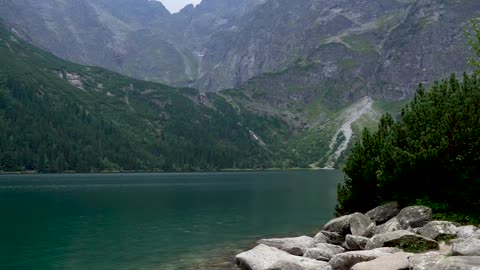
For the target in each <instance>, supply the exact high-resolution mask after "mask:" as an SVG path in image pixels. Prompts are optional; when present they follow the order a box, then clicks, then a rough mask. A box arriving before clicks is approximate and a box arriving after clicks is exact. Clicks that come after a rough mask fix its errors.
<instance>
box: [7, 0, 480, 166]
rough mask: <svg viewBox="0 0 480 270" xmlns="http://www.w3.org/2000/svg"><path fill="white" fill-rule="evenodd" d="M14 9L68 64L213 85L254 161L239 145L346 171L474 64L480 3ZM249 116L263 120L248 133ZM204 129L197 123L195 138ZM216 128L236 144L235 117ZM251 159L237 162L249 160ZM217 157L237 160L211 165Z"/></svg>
mask: <svg viewBox="0 0 480 270" xmlns="http://www.w3.org/2000/svg"><path fill="white" fill-rule="evenodd" d="M0 7H1V8H0V18H2V19H3V21H4V24H5V25H6V27H7V28H8V30H9V31H11V32H13V33H15V36H17V37H18V38H17V39H20V38H21V39H24V40H26V41H28V42H29V43H31V44H33V45H34V46H37V47H39V48H42V49H44V50H47V51H49V52H52V53H53V54H55V55H57V56H59V57H61V58H64V59H67V60H71V61H74V62H78V63H81V64H85V65H89V66H100V67H103V68H107V69H109V70H113V71H115V72H118V73H121V74H124V75H127V76H130V77H133V78H137V79H141V80H147V81H153V82H163V83H168V84H170V85H173V86H176V87H179V88H174V87H166V86H162V87H164V89H170V90H171V89H176V90H172V91H173V92H175V91H180V90H178V89H185V88H182V87H193V88H196V89H199V91H200V92H201V93H202V94H200V93H199V92H197V91H196V90H192V89H190V90H188V91H190V92H191V93H195V94H192V95H191V96H195V98H193V100H195V101H196V102H198V100H201V101H202V102H200V103H199V104H195V105H196V106H194V108H197V107H198V108H202V110H207V111H208V114H210V113H217V114H219V115H223V116H222V117H225V118H226V119H229V121H237V120H238V117H241V119H242V120H241V121H237V122H238V123H240V124H241V125H242V126H243V127H244V128H243V129H242V132H243V133H242V134H243V135H242V136H243V137H242V140H241V142H242V143H245V142H249V143H251V139H252V138H254V141H256V143H257V144H254V145H255V146H256V148H259V149H256V150H255V151H258V154H255V155H253V156H254V157H255V158H254V159H255V160H256V161H258V162H259V163H255V164H254V162H250V161H251V160H252V159H250V154H249V153H244V152H242V151H243V150H246V149H249V148H244V147H243V146H240V144H236V143H237V142H233V144H234V147H237V148H236V149H239V151H240V152H242V155H244V157H245V156H248V157H247V158H246V159H247V160H249V162H250V163H248V164H249V165H252V166H267V167H269V166H276V167H291V166H300V167H304V166H318V167H324V166H325V167H333V166H336V165H337V164H338V163H339V162H340V163H341V162H342V161H343V156H344V153H346V152H347V151H348V150H349V149H350V145H351V142H352V141H354V140H355V138H356V134H358V133H359V131H361V130H362V129H363V128H364V127H375V125H374V123H375V122H376V121H378V120H379V118H380V116H381V115H382V113H384V112H392V113H394V114H396V113H398V111H399V110H400V108H401V107H402V105H403V104H404V103H405V102H406V101H408V100H409V99H411V98H412V97H413V95H414V93H415V89H416V88H417V85H418V84H419V83H423V84H425V85H430V84H431V83H432V82H433V81H434V80H435V79H438V78H442V77H446V76H448V75H449V74H450V73H452V72H453V73H458V72H463V71H464V70H468V67H467V65H466V63H467V56H468V55H469V53H470V52H469V49H468V46H467V45H466V42H465V40H466V39H465V37H464V28H465V26H466V23H467V22H468V20H469V19H470V18H473V17H475V16H477V14H478V11H479V10H480V2H478V1H475V0H455V1H453V0H358V1H349V0H333V1H326V0H297V1H287V0H237V1H230V0H204V1H202V3H201V4H199V5H197V6H195V7H194V6H193V5H189V6H187V7H185V8H184V9H183V10H182V11H180V12H179V13H175V14H170V13H169V12H168V11H167V10H166V9H165V8H164V7H163V5H162V4H161V3H159V2H156V1H148V0H121V1H117V0H100V1H97V0H95V1H94V0H45V1H41V3H39V2H38V1H33V0H16V1H13V0H3V1H1V2H0ZM56 61H59V60H58V59H57V60H56ZM62 65H63V64H62ZM69 65H73V64H70V63H69ZM54 66H55V65H52V66H51V67H50V69H55V68H54ZM57 69H58V68H57ZM91 69H93V68H91ZM98 70H102V69H98ZM95 72H97V69H95ZM98 72H100V71H98ZM102 72H105V71H104V70H102ZM102 72H101V73H102ZM102 74H103V73H102ZM79 76H82V75H80V74H79ZM85 76H86V77H91V76H96V75H95V74H94V72H93V71H92V72H90V73H88V74H87V75H85ZM98 76H100V77H101V76H102V75H98ZM116 76H119V75H116ZM122 80H124V81H126V80H131V79H129V78H125V77H122ZM112 83H113V82H112ZM141 83H142V84H147V83H146V82H141ZM102 84H103V83H102ZM114 86H115V87H120V89H124V88H125V86H124V85H116V84H115V85H114ZM127 88H128V87H127ZM144 88H145V87H144ZM224 89H226V90H224ZM135 90H136V91H140V92H142V91H145V89H143V90H142V87H138V88H135ZM170 90H165V94H166V92H168V91H170ZM136 91H133V92H136ZM181 91H186V90H181ZM112 93H113V92H112ZM104 94H105V93H104ZM115 95H116V94H115ZM182 96H184V97H185V94H182ZM187 96H189V95H187ZM102 98H104V96H102ZM122 98H123V99H124V95H123V96H122ZM182 100H183V101H184V102H186V103H187V105H185V104H183V103H182V102H180V99H179V101H178V104H177V105H175V106H174V107H175V108H176V109H177V110H178V112H177V113H178V114H180V115H183V116H185V118H184V119H183V120H182V121H180V120H178V121H179V123H181V124H185V123H195V121H197V119H196V116H197V114H195V113H193V114H190V113H187V111H188V110H186V109H185V108H190V106H191V100H192V98H191V97H190V98H186V99H185V98H183V99H182ZM145 102H150V101H149V100H142V101H141V102H140V101H139V104H140V103H141V104H143V105H141V106H147V105H145ZM218 102H221V103H222V104H223V105H218ZM194 103H195V102H194ZM148 106H150V105H148ZM185 106H187V107H185ZM157 109H158V108H157ZM183 109H185V110H186V112H185V113H182V110H183ZM172 110H173V109H172ZM223 110H226V111H223ZM151 113H152V114H154V113H155V112H151ZM113 114H114V113H113V112H112V115H113ZM200 115H201V114H200ZM109 117H110V116H108V117H107V119H108V118H109ZM135 117H137V116H135ZM189 117H190V118H191V119H189ZM265 117H266V118H265ZM245 119H254V120H252V121H253V122H254V123H255V124H249V125H248V127H249V128H247V129H245V124H244V122H245V121H247V122H248V121H249V120H245ZM219 121H220V120H219ZM222 121H223V120H222ZM233 126H235V125H233ZM251 126H255V129H251V128H250V127H251ZM188 127H192V125H188ZM200 127H202V128H201V129H200ZM203 127H204V125H203V124H201V125H199V126H197V128H198V129H193V127H192V129H191V134H189V136H190V137H188V139H187V141H188V142H192V140H193V137H194V135H193V134H194V133H195V132H201V130H203V129H204V128H203ZM210 128H211V129H212V130H211V131H208V132H217V131H218V130H228V132H229V134H223V133H222V136H226V140H227V141H229V142H232V141H231V140H232V137H228V136H233V135H232V134H233V133H234V132H236V131H235V130H230V129H232V124H231V122H228V123H227V122H222V123H220V122H218V123H216V124H215V125H213V124H212V126H210ZM161 129H162V130H164V129H163V126H162V128H161ZM207 129H208V128H207ZM248 129H251V130H250V131H251V132H252V133H250V131H249V130H248ZM146 130H148V129H146ZM166 130H168V131H171V129H166ZM214 130H216V131H214ZM135 132H136V133H137V134H141V133H142V132H143V130H141V129H137V130H136V131H135ZM245 132H246V133H245ZM173 134H177V135H178V134H179V133H172V136H176V135H173ZM254 135H255V136H254ZM212 136H213V137H215V136H220V135H218V134H216V135H212ZM255 138H256V139H255ZM152 141H154V140H153V139H152ZM215 142H217V141H215ZM258 143H260V146H261V147H258V146H259V145H258ZM214 144H216V143H214ZM182 151H183V150H182ZM248 151H250V150H248ZM248 151H247V152H248ZM147 152H148V151H147ZM240 152H239V153H240ZM152 156H155V154H153V155H152ZM260 156H261V157H268V158H267V159H263V158H258V157H260ZM238 160H240V158H238V159H236V160H235V162H233V161H232V162H230V163H229V164H230V165H229V166H233V167H235V166H237V167H241V166H239V165H238ZM260 160H261V161H260ZM174 163H175V164H176V165H175V167H181V166H183V164H190V165H191V163H192V162H191V161H190V160H189V161H188V162H185V161H178V160H177V161H175V162H174ZM207 164H208V166H211V167H222V168H223V167H229V166H223V165H222V166H219V165H218V164H217V163H215V162H207V163H205V164H203V165H202V166H200V167H202V168H206V167H208V166H207ZM242 166H243V167H248V166H247V165H245V164H244V165H242ZM147 167H148V166H147ZM157 167H158V166H157ZM160 167H162V166H160ZM167 167H168V166H167ZM167 167H165V168H167ZM170 167H172V166H170ZM187 167H188V166H187ZM190 167H198V166H197V165H194V166H190ZM162 168H164V167H162ZM167 169H168V168H167Z"/></svg>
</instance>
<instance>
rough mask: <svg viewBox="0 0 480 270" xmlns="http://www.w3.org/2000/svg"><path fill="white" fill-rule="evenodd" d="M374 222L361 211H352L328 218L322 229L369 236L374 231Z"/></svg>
mask: <svg viewBox="0 0 480 270" xmlns="http://www.w3.org/2000/svg"><path fill="white" fill-rule="evenodd" d="M375 229H376V226H375V223H373V221H372V220H371V219H370V218H369V217H368V216H366V215H364V214H362V213H354V214H351V215H348V216H342V217H339V218H335V219H332V220H330V221H329V222H328V223H327V224H325V226H324V227H323V230H324V231H328V232H335V233H338V234H340V235H347V234H352V235H358V236H366V237H370V236H372V235H373V234H374V233H375Z"/></svg>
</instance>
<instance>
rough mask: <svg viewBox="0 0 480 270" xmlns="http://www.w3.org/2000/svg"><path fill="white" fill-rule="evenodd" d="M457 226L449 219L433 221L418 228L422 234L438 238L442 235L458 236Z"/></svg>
mask: <svg viewBox="0 0 480 270" xmlns="http://www.w3.org/2000/svg"><path fill="white" fill-rule="evenodd" d="M457 231H458V230H457V227H456V226H455V225H454V224H453V223H451V222H448V221H431V222H429V223H427V225H425V226H423V227H421V228H420V229H419V230H418V233H419V234H420V235H423V236H425V237H427V238H430V239H434V240H437V239H438V238H439V237H441V236H446V237H450V238H455V237H456V236H457Z"/></svg>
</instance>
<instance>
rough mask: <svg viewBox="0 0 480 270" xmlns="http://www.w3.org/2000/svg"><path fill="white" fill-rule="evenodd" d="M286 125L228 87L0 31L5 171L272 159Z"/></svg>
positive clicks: (248, 163)
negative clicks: (165, 76)
mask: <svg viewBox="0 0 480 270" xmlns="http://www.w3.org/2000/svg"><path fill="white" fill-rule="evenodd" d="M260 127H261V129H260ZM256 129H260V130H258V131H257V130H256ZM287 131H288V126H287V124H285V123H284V122H283V121H281V120H279V119H277V118H275V117H271V116H267V115H259V114H254V113H252V112H250V111H249V110H239V109H238V108H235V107H234V106H233V105H231V104H230V103H229V102H228V100H227V99H225V98H224V97H222V96H221V95H218V94H209V95H200V94H199V92H197V91H196V90H193V89H188V88H186V89H178V88H172V87H168V86H165V85H162V84H156V83H149V82H143V81H137V80H133V79H130V78H128V77H124V76H121V75H118V74H115V73H112V72H109V71H106V70H104V69H100V68H95V67H85V66H80V65H76V64H72V63H69V62H65V61H63V60H60V59H58V58H56V57H54V56H52V55H51V54H48V53H46V52H44V51H41V50H39V49H36V48H34V47H32V46H30V45H28V44H26V43H25V42H23V41H21V40H20V39H19V38H17V37H15V36H14V35H13V34H11V33H9V32H7V31H4V30H1V32H0V171H26V170H31V171H39V172H61V171H77V172H92V171H116V170H135V171H139V170H148V171H154V170H169V171H170V170H200V169H201V170H212V169H221V168H258V167H272V166H274V165H275V164H276V163H277V164H278V162H279V160H280V158H279V157H278V155H276V154H273V152H272V151H271V150H270V149H269V147H278V146H277V143H279V142H280V141H283V137H285V136H286V134H287ZM257 134H260V135H257ZM259 137H260V138H261V139H260V140H259V139H258V138H259ZM263 141H265V142H268V144H266V143H264V142H263Z"/></svg>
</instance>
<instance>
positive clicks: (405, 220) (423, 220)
mask: <svg viewBox="0 0 480 270" xmlns="http://www.w3.org/2000/svg"><path fill="white" fill-rule="evenodd" d="M397 219H398V222H399V223H400V225H401V226H402V228H403V229H404V230H406V229H408V228H410V227H411V228H419V227H422V226H425V225H426V224H427V223H428V222H430V221H432V209H430V208H428V207H425V206H410V207H407V208H404V209H402V210H401V211H400V213H398V215H397Z"/></svg>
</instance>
